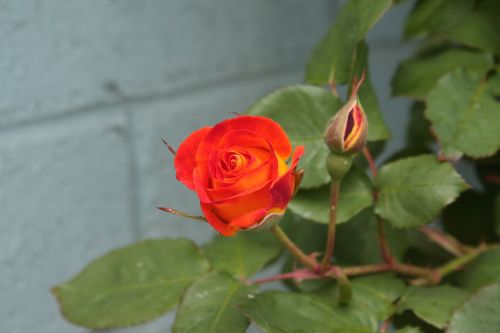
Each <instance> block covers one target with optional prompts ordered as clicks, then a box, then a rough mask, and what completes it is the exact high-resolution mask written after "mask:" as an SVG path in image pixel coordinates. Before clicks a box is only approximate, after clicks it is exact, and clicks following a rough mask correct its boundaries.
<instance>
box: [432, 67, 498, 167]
mask: <svg viewBox="0 0 500 333" xmlns="http://www.w3.org/2000/svg"><path fill="white" fill-rule="evenodd" d="M499 114H500V103H499V102H497V101H496V100H495V98H494V96H493V95H491V93H490V91H489V90H488V89H487V81H485V80H484V78H483V77H481V75H478V74H471V73H467V72H464V71H462V70H457V71H454V72H451V73H448V74H446V75H445V76H443V77H442V78H441V79H440V80H439V81H438V83H437V84H436V85H435V86H434V88H433V89H432V90H431V91H430V92H429V95H428V99H427V111H426V117H427V118H428V119H429V120H430V121H431V123H432V127H433V129H434V132H435V133H436V135H437V136H438V138H439V142H440V143H441V146H442V147H443V152H444V154H445V155H452V152H454V151H461V152H463V153H465V154H466V155H468V156H471V157H474V158H478V157H485V156H488V155H492V154H494V153H495V152H496V151H497V150H498V149H499V148H500V122H499V121H498V115H499Z"/></svg>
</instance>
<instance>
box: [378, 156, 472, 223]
mask: <svg viewBox="0 0 500 333" xmlns="http://www.w3.org/2000/svg"><path fill="white" fill-rule="evenodd" d="M376 184H377V186H378V188H379V200H378V202H377V203H376V206H375V213H376V214H377V215H379V216H381V217H382V218H383V219H384V220H387V221H388V222H389V223H391V224H392V226H394V227H397V228H409V227H417V226H421V225H424V224H426V223H429V222H431V221H432V219H433V218H435V217H436V216H437V215H438V213H439V211H440V210H441V209H442V208H444V207H445V206H446V205H448V204H450V203H451V202H453V200H455V199H456V198H457V197H458V195H459V194H460V192H462V191H463V190H465V189H466V188H467V184H466V183H465V182H464V181H463V180H462V178H460V176H459V175H458V174H457V173H456V172H455V170H454V169H453V167H452V166H451V165H450V164H448V163H439V162H438V161H437V159H436V158H435V157H434V156H432V155H421V156H417V157H410V158H405V159H401V160H398V161H396V162H392V163H388V164H386V165H384V166H383V167H382V168H381V169H380V172H379V175H378V177H377V179H376Z"/></svg>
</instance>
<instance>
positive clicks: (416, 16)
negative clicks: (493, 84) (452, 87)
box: [405, 0, 500, 53]
mask: <svg viewBox="0 0 500 333" xmlns="http://www.w3.org/2000/svg"><path fill="white" fill-rule="evenodd" d="M499 20H500V3H499V2H498V1H497V0H482V1H470V0H421V1H419V2H418V4H417V6H415V9H414V10H413V11H412V13H411V14H410V16H409V17H408V20H407V22H406V27H405V35H406V36H407V37H413V36H424V37H440V38H445V39H448V40H450V41H453V42H456V43H462V44H465V45H468V46H472V47H477V48H480V49H482V50H486V51H493V52H496V53H500V35H499V34H498V31H497V29H496V24H497V23H498V21H499Z"/></svg>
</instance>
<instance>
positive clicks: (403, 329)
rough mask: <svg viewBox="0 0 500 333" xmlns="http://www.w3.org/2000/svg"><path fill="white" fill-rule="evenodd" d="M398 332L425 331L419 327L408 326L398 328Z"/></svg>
mask: <svg viewBox="0 0 500 333" xmlns="http://www.w3.org/2000/svg"><path fill="white" fill-rule="evenodd" d="M396 333H423V332H422V331H421V330H420V328H418V327H412V326H407V327H405V328H402V329H400V330H397V331H396Z"/></svg>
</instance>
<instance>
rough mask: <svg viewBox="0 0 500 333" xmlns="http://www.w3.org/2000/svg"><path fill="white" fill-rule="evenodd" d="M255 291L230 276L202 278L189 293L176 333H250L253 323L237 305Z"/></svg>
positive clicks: (178, 315) (178, 318) (186, 295)
mask: <svg viewBox="0 0 500 333" xmlns="http://www.w3.org/2000/svg"><path fill="white" fill-rule="evenodd" d="M254 289H255V288H253V287H251V286H247V285H245V284H242V283H241V282H239V281H238V280H235V279H234V278H233V277H231V276H230V275H229V274H226V273H218V272H213V273H210V274H208V275H206V276H205V277H202V278H201V279H199V280H197V281H196V282H195V283H193V284H192V285H191V287H189V288H188V290H187V291H186V294H185V295H184V298H183V300H182V304H181V306H180V307H179V310H178V312H177V316H176V318H175V323H174V326H173V332H174V333H185V332H189V333H198V332H199V333H221V332H231V333H240V332H241V333H244V332H246V329H247V327H248V324H249V322H248V320H247V319H246V318H245V317H243V316H242V315H241V313H240V312H239V311H238V310H237V305H238V304H239V302H241V301H242V300H243V299H244V298H247V297H249V296H250V295H251V294H250V293H251V292H252V291H253V290H254Z"/></svg>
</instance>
